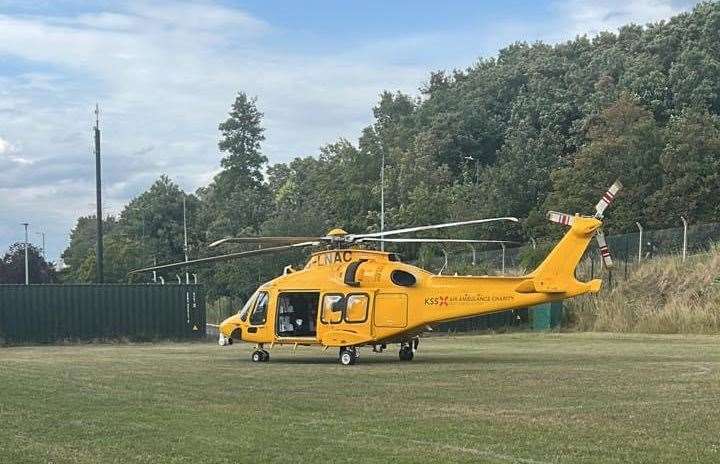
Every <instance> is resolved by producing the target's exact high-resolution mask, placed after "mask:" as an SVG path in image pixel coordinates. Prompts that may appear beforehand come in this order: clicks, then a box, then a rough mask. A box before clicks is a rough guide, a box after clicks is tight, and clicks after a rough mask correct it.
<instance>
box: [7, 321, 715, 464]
mask: <svg viewBox="0 0 720 464" xmlns="http://www.w3.org/2000/svg"><path fill="white" fill-rule="evenodd" d="M249 355H250V347H249V346H246V345H233V346H231V347H227V348H220V347H218V346H217V345H211V344H201V343H195V344H171V343H167V344H139V345H74V346H60V347H18V348H4V349H0V462H2V463H24V462H53V463H61V462H71V463H90V462H117V463H126V462H144V463H153V464H156V463H166V462H183V463H185V462H187V463H193V464H196V463H200V462H202V463H205V462H227V463H235V462H252V463H264V462H282V463H294V462H333V463H335V462H346V463H361V462H413V463H418V462H428V463H430V462H432V463H436V462H443V463H449V462H498V463H507V462H525V463H538V462H539V463H547V462H553V463H554V462H558V463H570V462H572V463H578V462H587V463H599V462H635V463H638V462H648V463H651V462H652V463H654V462H720V411H719V406H720V396H719V394H720V364H719V363H720V338H718V337H699V336H698V337H690V336H688V337H681V336H641V335H632V336H616V335H607V334H588V335H585V334H577V335H576V334H562V335H557V334H547V335H538V334H513V335H496V336H459V337H454V338H445V337H437V338H431V339H424V340H423V342H422V343H421V346H420V351H419V352H418V354H417V356H416V358H415V360H414V361H412V362H410V363H401V362H400V361H398V359H397V353H396V351H395V350H392V351H391V352H387V353H385V354H382V355H377V354H371V353H370V352H369V350H367V349H366V350H363V351H362V353H361V359H360V362H359V364H357V365H355V366H350V367H343V366H340V365H338V364H337V361H336V360H337V355H336V353H335V351H334V350H333V351H327V352H322V351H320V350H319V349H316V348H304V349H303V348H299V349H298V352H297V354H296V355H293V354H292V353H291V351H290V350H289V349H288V348H284V349H275V350H274V351H273V352H272V360H271V361H270V363H267V364H266V363H261V364H252V363H251V362H250V360H249V358H250V356H249Z"/></svg>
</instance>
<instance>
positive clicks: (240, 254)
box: [128, 242, 320, 274]
mask: <svg viewBox="0 0 720 464" xmlns="http://www.w3.org/2000/svg"><path fill="white" fill-rule="evenodd" d="M319 244H320V242H304V243H294V244H292V245H284V246H277V247H270V248H260V249H259V250H250V251H240V252H237V253H228V254H226V255H218V256H210V257H207V258H200V259H193V260H190V261H180V262H177V263H170V264H161V265H160V266H152V267H146V268H142V269H134V270H132V271H130V272H128V274H138V273H140V272H149V271H159V270H163V269H175V268H178V267H184V266H190V265H194V264H205V263H213V262H216V261H229V260H231V259H236V258H244V257H246V256H253V255H263V254H269V253H276V252H279V251H285V250H290V249H292V248H301V247H306V246H317V245H319Z"/></svg>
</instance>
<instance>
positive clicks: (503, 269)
mask: <svg viewBox="0 0 720 464" xmlns="http://www.w3.org/2000/svg"><path fill="white" fill-rule="evenodd" d="M500 246H501V247H502V273H503V274H505V244H504V243H501V244H500Z"/></svg>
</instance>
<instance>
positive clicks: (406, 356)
mask: <svg viewBox="0 0 720 464" xmlns="http://www.w3.org/2000/svg"><path fill="white" fill-rule="evenodd" d="M414 356H415V353H413V349H412V347H410V346H407V345H405V346H402V347H400V361H412V358H413V357H414Z"/></svg>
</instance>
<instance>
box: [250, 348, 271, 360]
mask: <svg viewBox="0 0 720 464" xmlns="http://www.w3.org/2000/svg"><path fill="white" fill-rule="evenodd" d="M250 359H252V362H268V361H270V353H268V352H267V351H265V350H264V349H263V347H262V345H258V347H257V349H256V350H255V351H253V352H252V356H250Z"/></svg>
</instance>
